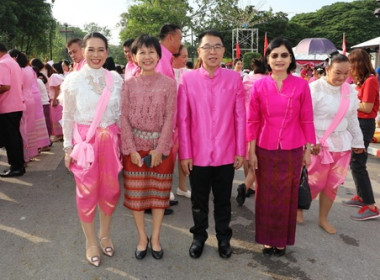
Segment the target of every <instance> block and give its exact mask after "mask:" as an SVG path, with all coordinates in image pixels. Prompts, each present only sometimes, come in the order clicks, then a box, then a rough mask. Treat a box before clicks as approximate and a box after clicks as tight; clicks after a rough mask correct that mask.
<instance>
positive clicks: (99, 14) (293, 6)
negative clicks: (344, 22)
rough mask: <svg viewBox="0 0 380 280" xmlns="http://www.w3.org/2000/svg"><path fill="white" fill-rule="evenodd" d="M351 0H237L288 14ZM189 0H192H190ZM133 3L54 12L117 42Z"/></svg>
mask: <svg viewBox="0 0 380 280" xmlns="http://www.w3.org/2000/svg"><path fill="white" fill-rule="evenodd" d="M352 1H353V0H317V1H308V0H240V2H239V3H240V5H241V6H246V5H254V6H255V7H256V8H257V9H258V10H269V9H270V8H272V9H273V11H274V12H280V11H281V12H285V13H287V14H289V16H290V17H292V16H294V15H295V14H297V13H306V12H315V11H316V10H318V9H320V8H322V6H326V5H331V4H333V3H335V2H352ZM190 2H191V1H190ZM131 4H133V1H131V0H55V2H54V5H53V16H54V18H56V19H57V20H58V21H59V22H60V23H62V24H63V23H67V24H68V25H69V29H70V26H75V27H80V28H83V25H84V24H87V23H90V22H95V23H97V24H98V25H100V26H107V27H108V28H109V29H110V30H111V32H112V38H109V40H110V43H111V44H114V45H118V44H119V32H120V28H119V27H117V23H118V22H119V21H120V14H122V13H123V12H126V11H127V10H128V7H129V6H130V5H131Z"/></svg>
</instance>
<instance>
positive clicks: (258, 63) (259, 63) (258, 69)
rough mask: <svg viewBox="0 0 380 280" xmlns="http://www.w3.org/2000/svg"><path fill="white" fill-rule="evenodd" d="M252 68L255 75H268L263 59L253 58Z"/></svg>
mask: <svg viewBox="0 0 380 280" xmlns="http://www.w3.org/2000/svg"><path fill="white" fill-rule="evenodd" d="M251 67H252V70H253V72H254V73H255V74H265V73H266V68H265V62H264V59H263V57H260V58H252V61H251Z"/></svg>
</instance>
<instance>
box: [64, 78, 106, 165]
mask: <svg viewBox="0 0 380 280" xmlns="http://www.w3.org/2000/svg"><path fill="white" fill-rule="evenodd" d="M104 71H105V78H106V86H105V87H104V89H103V93H102V95H101V97H100V99H99V101H98V104H97V105H96V111H95V117H94V120H93V121H92V123H91V125H90V128H89V129H88V131H87V134H86V139H85V140H84V141H83V139H82V137H81V136H80V134H79V131H78V126H77V124H75V127H74V131H73V137H74V140H75V142H76V144H75V145H74V148H73V151H72V152H71V158H72V159H74V160H76V161H77V165H78V166H80V167H82V168H83V169H88V168H90V166H91V164H92V163H93V162H94V148H93V147H92V145H91V144H90V143H89V141H90V140H91V139H92V137H94V135H95V131H96V129H97V127H98V125H99V123H100V121H101V119H102V117H103V114H104V111H105V110H106V107H107V105H108V101H109V99H110V96H111V87H112V84H113V79H112V75H111V73H110V72H109V71H108V70H104Z"/></svg>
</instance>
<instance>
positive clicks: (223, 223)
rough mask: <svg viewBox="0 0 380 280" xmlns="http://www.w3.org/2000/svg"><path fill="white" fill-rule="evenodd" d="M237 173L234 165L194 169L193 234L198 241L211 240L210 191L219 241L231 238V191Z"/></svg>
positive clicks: (192, 186)
mask: <svg viewBox="0 0 380 280" xmlns="http://www.w3.org/2000/svg"><path fill="white" fill-rule="evenodd" d="M234 173H235V169H234V167H233V165H232V164H228V165H222V166H216V167H201V166H193V170H192V171H191V173H190V185H191V203H192V213H193V220H194V226H193V227H191V229H190V232H191V233H192V234H193V238H194V239H195V240H199V241H202V242H205V241H206V239H207V237H208V235H207V231H206V230H207V228H208V212H209V208H208V203H209V196H210V191H211V190H212V193H213V196H214V219H215V231H216V238H217V239H218V240H219V241H221V240H228V241H229V240H230V239H231V237H232V229H231V228H230V221H231V190H232V182H233V178H234Z"/></svg>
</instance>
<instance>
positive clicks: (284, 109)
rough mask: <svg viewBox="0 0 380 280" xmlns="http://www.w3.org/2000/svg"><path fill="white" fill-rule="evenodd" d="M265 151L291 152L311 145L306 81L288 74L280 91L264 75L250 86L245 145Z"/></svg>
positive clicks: (308, 97) (311, 135) (310, 105)
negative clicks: (254, 144)
mask: <svg viewBox="0 0 380 280" xmlns="http://www.w3.org/2000/svg"><path fill="white" fill-rule="evenodd" d="M255 139H256V145H257V146H259V147H261V148H263V149H267V150H277V149H279V148H281V149H283V150H291V149H295V148H299V147H301V146H303V145H305V144H306V143H312V144H315V131H314V122H313V107H312V101H311V95H310V89H309V85H308V83H307V81H306V80H304V79H302V78H299V77H295V76H293V75H292V74H289V75H288V77H287V78H286V79H285V80H284V81H283V85H282V89H281V90H280V91H279V90H278V89H277V85H276V82H275V81H274V80H273V79H272V77H271V75H268V76H266V77H264V78H262V79H261V80H258V81H256V82H255V83H254V84H253V87H252V91H251V96H250V103H249V107H248V117H247V141H248V142H250V141H252V140H255Z"/></svg>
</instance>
